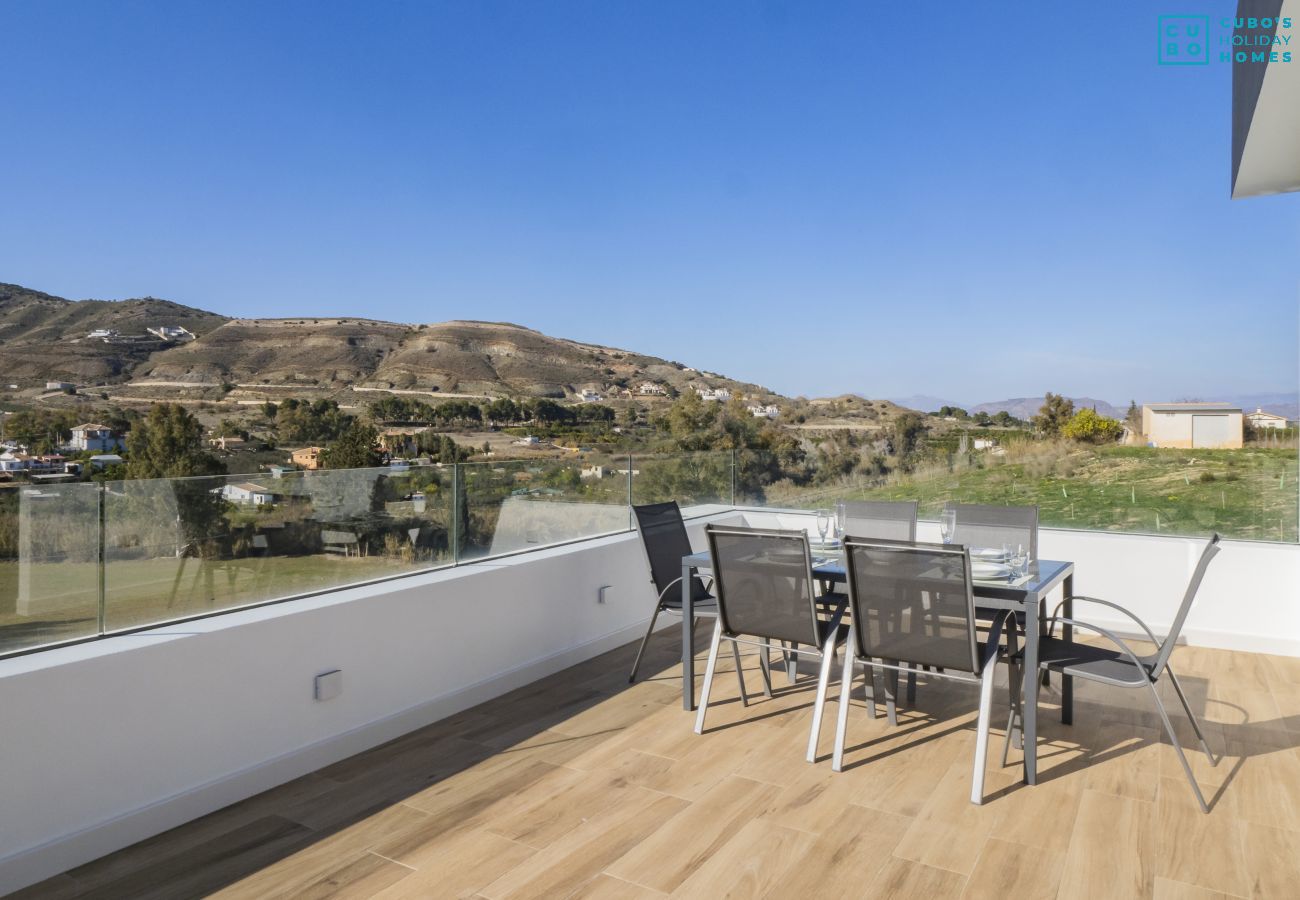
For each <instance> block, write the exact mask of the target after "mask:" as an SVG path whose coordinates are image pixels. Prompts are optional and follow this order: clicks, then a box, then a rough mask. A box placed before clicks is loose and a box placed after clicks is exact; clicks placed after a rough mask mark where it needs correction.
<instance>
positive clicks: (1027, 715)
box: [682, 550, 1074, 784]
mask: <svg viewBox="0 0 1300 900" xmlns="http://www.w3.org/2000/svg"><path fill="white" fill-rule="evenodd" d="M712 570H713V558H712V556H711V555H710V554H709V552H708V551H707V550H706V551H703V552H700V553H692V554H690V555H689V556H683V557H682V584H690V583H691V573H692V572H702V571H712ZM813 575H814V576H815V577H817V578H819V579H821V580H823V581H826V582H831V583H843V582H845V581H847V580H848V576H847V575H846V573H845V570H844V562H843V560H842V559H839V558H830V559H816V560H814V565H813ZM1057 587H1061V588H1062V589H1063V591H1064V596H1065V606H1064V608H1063V610H1062V612H1063V614H1064V615H1065V617H1066V618H1071V617H1073V615H1074V609H1073V604H1072V603H1071V602H1070V599H1069V598H1070V597H1071V596H1072V595H1073V593H1074V563H1072V562H1064V561H1061V560H1052V559H1039V560H1035V561H1034V562H1032V563H1031V564H1030V567H1029V574H1028V575H1027V576H1023V577H1021V578H1018V579H1010V578H999V579H996V580H984V579H972V580H971V590H972V593H973V594H974V595H975V601H976V605H977V606H979V607H981V608H983V609H1009V610H1012V611H1014V612H1017V613H1023V614H1024V621H1025V633H1024V650H1023V653H1024V665H1023V667H1022V668H1023V678H1024V682H1023V688H1024V698H1025V703H1024V723H1023V727H1024V732H1023V733H1024V741H1025V754H1024V757H1025V762H1024V767H1025V783H1026V784H1036V783H1037V782H1038V755H1037V753H1036V748H1037V746H1038V704H1037V702H1036V700H1037V697H1038V691H1037V683H1038V678H1039V674H1038V641H1039V638H1040V636H1041V635H1042V633H1043V630H1044V628H1045V626H1046V603H1047V596H1048V594H1050V593H1051V592H1052V591H1053V590H1055V589H1056V588H1057ZM682 598H683V600H682V706H683V708H685V709H688V710H693V709H695V629H694V627H692V623H693V622H694V619H695V612H694V606H695V604H694V601H693V600H692V598H691V592H690V591H682ZM1035 623H1036V624H1035ZM1072 630H1073V629H1071V628H1070V627H1069V626H1065V628H1064V630H1063V637H1065V638H1066V639H1067V640H1068V639H1069V638H1070V636H1071V631H1072ZM1073 715H1074V685H1073V679H1072V678H1070V677H1069V676H1068V675H1066V676H1063V677H1062V684H1061V721H1062V722H1063V723H1065V724H1066V725H1069V724H1070V723H1071V721H1072V719H1073Z"/></svg>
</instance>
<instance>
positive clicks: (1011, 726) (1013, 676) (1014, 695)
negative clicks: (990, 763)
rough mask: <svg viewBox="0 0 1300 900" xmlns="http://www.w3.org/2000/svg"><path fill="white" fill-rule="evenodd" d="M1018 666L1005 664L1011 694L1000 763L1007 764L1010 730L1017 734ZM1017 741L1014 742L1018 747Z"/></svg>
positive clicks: (1018, 705) (1018, 704)
mask: <svg viewBox="0 0 1300 900" xmlns="http://www.w3.org/2000/svg"><path fill="white" fill-rule="evenodd" d="M1020 679H1021V675H1020V667H1019V666H1018V665H1016V664H1015V663H1010V664H1009V665H1008V666H1007V689H1008V691H1009V692H1010V694H1011V703H1010V709H1009V711H1008V712H1007V733H1006V737H1004V738H1003V740H1002V765H1003V767H1004V768H1005V767H1006V764H1007V753H1008V752H1009V751H1010V750H1011V735H1012V732H1015V733H1016V734H1019V730H1018V729H1019V727H1020V725H1019V722H1020ZM1019 746H1020V744H1019V743H1017V744H1016V747H1017V748H1018V747H1019Z"/></svg>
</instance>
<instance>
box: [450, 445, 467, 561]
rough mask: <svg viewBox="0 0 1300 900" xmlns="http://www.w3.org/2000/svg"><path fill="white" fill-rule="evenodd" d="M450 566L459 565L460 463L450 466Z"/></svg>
mask: <svg viewBox="0 0 1300 900" xmlns="http://www.w3.org/2000/svg"><path fill="white" fill-rule="evenodd" d="M465 524H466V525H468V524H469V523H468V522H467V523H465ZM451 564H452V565H453V566H456V565H460V463H458V462H454V463H452V464H451Z"/></svg>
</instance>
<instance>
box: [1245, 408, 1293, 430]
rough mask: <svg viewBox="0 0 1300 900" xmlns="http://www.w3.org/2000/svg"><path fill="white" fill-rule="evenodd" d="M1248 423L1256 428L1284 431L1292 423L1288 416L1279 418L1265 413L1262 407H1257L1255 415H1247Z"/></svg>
mask: <svg viewBox="0 0 1300 900" xmlns="http://www.w3.org/2000/svg"><path fill="white" fill-rule="evenodd" d="M1246 421H1247V422H1249V423H1250V424H1251V425H1254V426H1255V427H1256V428H1275V429H1277V430H1278V431H1282V430H1283V429H1285V428H1288V427H1290V425H1291V423H1290V421H1288V420H1287V418H1286V416H1279V415H1276V414H1275V413H1271V412H1264V410H1263V409H1261V408H1260V407H1258V406H1257V407H1255V411H1254V412H1253V413H1246Z"/></svg>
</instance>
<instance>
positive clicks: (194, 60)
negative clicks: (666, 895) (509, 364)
mask: <svg viewBox="0 0 1300 900" xmlns="http://www.w3.org/2000/svg"><path fill="white" fill-rule="evenodd" d="M1176 6H1177V9H1164V8H1161V7H1158V6H1157V5H1149V4H1133V3H1122V2H1110V3H1103V4H1092V5H1083V6H1081V5H1079V4H1055V3H1046V4H1044V3H1036V4H1029V3H1002V4H996V5H993V6H989V5H987V4H977V3H940V4H929V5H918V6H914V5H910V4H900V3H868V2H859V3H844V4H839V3H795V2H789V3H770V2H769V3H762V2H755V0H750V2H739V3H720V2H709V3H700V2H666V0H653V2H623V0H620V2H614V3H611V2H607V0H592V2H585V3H571V2H545V0H528V2H513V3H497V2H487V0H472V2H471V0H465V2H459V3H435V2H365V3H363V2H359V0H358V2H354V3H347V4H343V3H322V2H310V3H309V2H300V3H280V2H277V3H257V4H254V3H238V2H211V0H207V2H202V3H152V4H145V3H100V2H66V3H20V2H10V3H5V4H3V5H2V6H0V34H2V35H3V36H4V43H5V74H4V76H3V78H2V79H0V122H2V123H3V128H4V139H3V141H0V178H2V179H3V181H2V182H0V183H2V184H3V192H2V196H3V215H2V216H0V281H11V282H17V283H21V284H25V285H28V286H30V287H34V288H37V289H40V290H45V291H49V292H51V293H56V294H60V295H63V296H67V297H73V298H85V297H99V298H122V297H132V296H141V295H145V294H149V295H153V296H159V297H166V298H169V299H173V300H177V301H180V302H183V303H189V304H193V305H196V306H201V307H205V308H209V309H213V310H216V311H220V312H224V313H228V314H233V315H248V316H277V315H280V316H290V315H304V314H346V315H349V316H361V315H364V316H370V317H374V318H386V319H393V320H398V321H408V322H425V321H441V320H445V319H451V318H476V319H491V320H508V321H514V322H518V323H521V324H525V325H529V326H532V327H534V328H538V329H541V330H543V331H546V332H548V333H551V334H556V335H561V336H565V337H572V338H578V339H582V340H588V341H594V342H599V343H604V344H611V345H615V346H621V347H626V348H631V349H636V350H640V351H643V352H648V353H654V354H658V355H662V356H666V357H669V358H672V359H677V360H680V361H682V362H685V363H686V364H688V365H695V366H698V367H704V368H710V369H715V370H717V371H721V372H724V373H726V374H728V375H731V376H734V377H737V378H743V379H748V380H754V381H758V382H760V383H763V384H766V385H769V386H770V387H772V388H774V389H776V390H779V391H781V392H783V393H789V394H797V393H805V394H809V395H823V394H829V393H838V392H842V391H857V392H861V393H865V394H867V395H869V396H876V397H880V396H897V395H901V394H911V393H928V394H937V395H940V396H944V397H951V398H955V399H958V400H963V401H972V402H973V401H981V400H992V399H998V398H1001V397H1006V396H1020V395H1032V394H1041V393H1042V392H1043V391H1045V390H1049V389H1051V390H1059V391H1065V392H1068V393H1072V394H1088V395H1091V396H1096V397H1100V398H1102V399H1108V400H1114V401H1124V400H1127V399H1128V398H1130V397H1136V398H1138V399H1140V400H1142V399H1176V398H1179V397H1186V396H1201V397H1204V398H1206V399H1213V398H1215V397H1222V396H1227V395H1230V394H1234V393H1240V392H1246V391H1289V390H1294V389H1295V388H1296V383H1297V358H1298V352H1297V346H1298V340H1297V332H1298V322H1297V300H1298V297H1300V290H1298V282H1297V272H1298V271H1300V269H1298V267H1297V261H1298V260H1300V195H1289V196H1282V197H1273V198H1263V199H1258V200H1249V201H1235V202H1232V201H1229V199H1228V193H1229V174H1230V172H1229V168H1230V164H1229V156H1230V133H1229V101H1230V71H1229V66H1227V65H1219V64H1214V65H1211V66H1208V67H1205V68H1200V69H1171V68H1162V67H1159V66H1157V65H1156V60H1155V56H1156V53H1155V51H1156V34H1155V31H1156V21H1155V19H1156V15H1157V13H1160V12H1180V13H1186V12H1196V11H1205V12H1209V13H1211V14H1212V15H1215V16H1223V15H1231V14H1232V12H1233V10H1234V8H1235V3H1233V2H1228V0H1222V2H1215V3H1204V2H1201V3H1197V2H1180V3H1179V4H1176Z"/></svg>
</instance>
